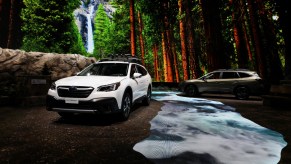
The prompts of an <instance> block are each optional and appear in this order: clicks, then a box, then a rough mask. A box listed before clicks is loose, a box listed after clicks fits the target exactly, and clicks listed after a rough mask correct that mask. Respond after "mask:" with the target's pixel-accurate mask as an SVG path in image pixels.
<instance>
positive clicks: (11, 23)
mask: <svg viewBox="0 0 291 164" xmlns="http://www.w3.org/2000/svg"><path fill="white" fill-rule="evenodd" d="M10 4H11V6H10V13H9V27H8V29H9V30H8V40H7V48H13V41H14V40H13V38H14V37H13V35H14V34H13V31H14V24H15V23H14V12H15V7H14V5H15V0H11V1H10Z"/></svg>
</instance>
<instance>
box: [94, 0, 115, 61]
mask: <svg viewBox="0 0 291 164" xmlns="http://www.w3.org/2000/svg"><path fill="white" fill-rule="evenodd" d="M111 33H112V24H111V22H110V20H109V17H108V16H107V14H106V12H105V11H104V6H103V5H102V4H99V6H98V10H97V12H96V16H95V30H94V54H95V57H96V58H102V57H104V55H105V54H108V49H110V47H109V46H110V35H111ZM109 53H110V52H109Z"/></svg>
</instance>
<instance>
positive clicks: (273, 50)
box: [257, 0, 283, 84]
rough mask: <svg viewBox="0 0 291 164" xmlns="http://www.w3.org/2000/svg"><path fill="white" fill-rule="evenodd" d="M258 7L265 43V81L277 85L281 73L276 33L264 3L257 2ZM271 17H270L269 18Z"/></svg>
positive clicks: (281, 75)
mask: <svg viewBox="0 0 291 164" xmlns="http://www.w3.org/2000/svg"><path fill="white" fill-rule="evenodd" d="M257 4H258V7H259V14H260V18H261V19H262V24H261V26H262V29H263V32H264V37H265V41H264V42H263V43H264V49H263V50H264V54H266V55H265V58H266V59H267V60H266V66H267V70H268V72H267V73H268V76H267V79H268V80H269V81H270V82H271V83H272V84H279V83H280V80H282V79H283V71H282V66H281V61H280V57H279V54H278V46H277V41H276V33H275V28H274V24H273V23H272V22H271V21H270V19H269V18H268V15H267V12H266V9H265V6H264V3H263V1H262V0H257ZM270 17H272V15H271V16H270Z"/></svg>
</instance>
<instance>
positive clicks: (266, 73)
mask: <svg viewBox="0 0 291 164" xmlns="http://www.w3.org/2000/svg"><path fill="white" fill-rule="evenodd" d="M90 3H94V4H98V9H97V11H96V12H95V14H94V17H93V18H92V20H93V21H92V22H93V24H92V28H93V30H94V33H93V35H94V51H93V52H88V49H87V47H86V46H88V45H87V43H86V42H85V41H84V37H83V36H82V35H81V34H80V29H79V28H78V27H77V25H76V21H75V18H74V15H73V13H74V11H75V10H76V9H77V8H80V6H81V5H82V6H83V8H85V7H86V5H87V6H88V5H89V4H90ZM108 4H109V5H110V6H112V7H113V8H114V9H116V11H115V12H114V13H113V14H112V17H111V16H108V14H106V12H105V7H104V5H108ZM289 12H290V9H289V8H288V5H287V0H276V1H275V0H150V1H149V0H109V1H103V0H91V1H90V0H62V1H57V0H50V1H42V0H0V47H2V48H10V49H23V50H26V51H41V52H55V53H78V54H82V55H84V56H93V57H95V58H96V59H99V58H101V57H106V56H107V55H108V54H121V53H126V54H132V55H134V56H137V57H140V58H141V60H142V62H143V64H144V65H145V66H146V67H147V69H148V70H149V72H150V74H151V75H152V77H153V78H154V81H165V82H180V81H182V80H186V79H191V78H197V77H199V76H201V75H203V74H205V73H207V72H209V71H213V70H215V69H227V68H246V69H250V70H255V71H257V72H258V73H259V75H260V76H261V77H262V78H263V79H264V80H265V81H266V82H268V83H271V84H276V83H278V82H279V80H282V79H291V69H290V62H291V57H290V32H289V30H288V29H290V23H288V20H290V16H289V15H290V14H289ZM87 25H88V23H87ZM87 28H88V27H87Z"/></svg>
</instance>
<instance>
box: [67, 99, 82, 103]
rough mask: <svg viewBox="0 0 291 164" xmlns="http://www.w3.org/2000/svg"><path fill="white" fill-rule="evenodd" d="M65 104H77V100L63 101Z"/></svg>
mask: <svg viewBox="0 0 291 164" xmlns="http://www.w3.org/2000/svg"><path fill="white" fill-rule="evenodd" d="M65 103H66V104H79V100H76V99H65Z"/></svg>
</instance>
